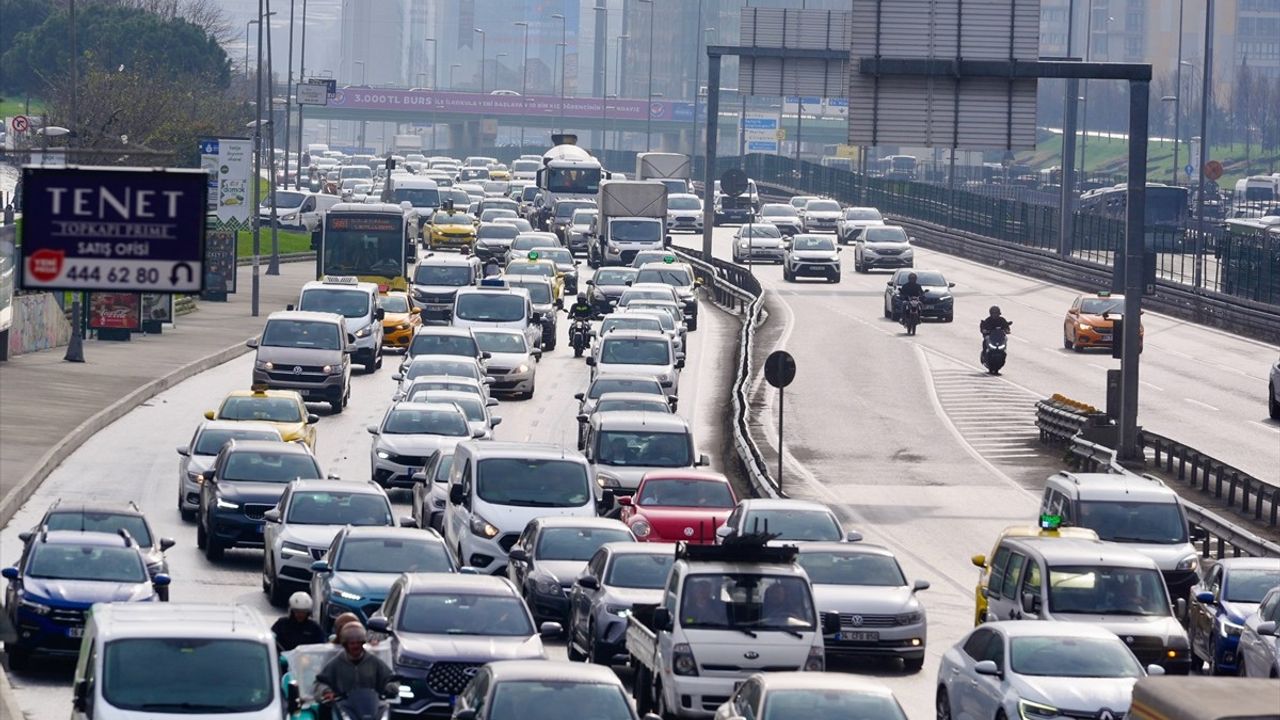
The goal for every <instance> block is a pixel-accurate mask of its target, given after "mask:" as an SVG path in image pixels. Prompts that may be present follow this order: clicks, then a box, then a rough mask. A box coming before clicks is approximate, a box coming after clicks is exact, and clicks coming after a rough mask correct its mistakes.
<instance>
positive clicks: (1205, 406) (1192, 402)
mask: <svg viewBox="0 0 1280 720" xmlns="http://www.w3.org/2000/svg"><path fill="white" fill-rule="evenodd" d="M1182 399H1183V400H1186V401H1187V402H1189V403H1191V404H1192V405H1199V406H1200V407H1202V408H1207V409H1209V410H1212V411H1214V412H1218V408H1216V407H1214V406H1212V405H1210V404H1209V403H1206V402H1200V401H1199V400H1196V399H1195V398H1182Z"/></svg>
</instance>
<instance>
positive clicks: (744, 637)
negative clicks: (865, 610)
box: [626, 537, 839, 718]
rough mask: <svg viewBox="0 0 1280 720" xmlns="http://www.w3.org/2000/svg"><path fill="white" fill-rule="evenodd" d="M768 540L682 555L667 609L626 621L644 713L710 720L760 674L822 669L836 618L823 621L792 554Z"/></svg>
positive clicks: (686, 549)
mask: <svg viewBox="0 0 1280 720" xmlns="http://www.w3.org/2000/svg"><path fill="white" fill-rule="evenodd" d="M757 540H759V541H757ZM763 540H764V538H752V537H748V538H743V541H742V542H738V543H733V544H731V545H689V544H687V543H681V544H679V545H678V546H677V549H676V561H675V564H673V565H672V567H671V574H670V575H669V576H668V579H667V584H666V589H665V591H664V593H663V597H664V599H663V601H662V603H661V604H659V605H657V606H652V605H637V606H635V608H634V609H633V611H632V614H631V615H630V617H629V618H628V619H627V635H626V645H627V652H628V653H629V654H630V655H631V660H632V664H633V666H634V667H636V668H638V670H637V676H636V680H635V687H636V688H637V710H638V711H639V712H641V713H647V712H655V713H658V714H660V715H662V716H663V717H681V718H709V717H712V716H713V715H714V714H715V712H716V709H717V708H719V707H720V705H722V704H723V703H724V702H726V701H727V700H728V699H729V696H731V695H732V694H733V691H734V689H735V688H736V687H737V686H738V685H739V684H741V683H742V681H744V680H746V679H747V678H748V677H749V676H751V675H752V674H754V673H759V672H765V671H770V672H779V671H784V670H786V671H797V670H799V671H810V672H821V671H822V670H823V669H824V668H825V660H824V653H825V650H824V646H823V641H822V635H823V627H824V625H826V626H828V627H835V626H837V625H838V623H839V619H838V616H834V615H825V616H824V615H820V614H819V613H818V611H817V609H816V604H815V602H814V599H813V588H812V586H811V585H810V584H809V577H808V575H806V574H805V572H804V570H803V569H802V568H801V567H800V566H799V565H798V564H796V562H795V558H796V554H797V550H796V548H795V546H782V547H776V546H773V547H771V546H768V545H766V544H765V543H764V542H763Z"/></svg>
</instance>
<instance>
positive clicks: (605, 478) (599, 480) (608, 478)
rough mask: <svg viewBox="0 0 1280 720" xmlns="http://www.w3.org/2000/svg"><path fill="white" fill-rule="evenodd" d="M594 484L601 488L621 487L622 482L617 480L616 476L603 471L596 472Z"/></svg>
mask: <svg viewBox="0 0 1280 720" xmlns="http://www.w3.org/2000/svg"><path fill="white" fill-rule="evenodd" d="M596 484H597V485H599V486H600V487H602V488H617V487H622V483H620V482H619V481H618V478H617V477H615V476H613V475H610V474H609V473H604V472H602V473H596Z"/></svg>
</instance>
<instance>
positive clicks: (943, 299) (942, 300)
mask: <svg viewBox="0 0 1280 720" xmlns="http://www.w3.org/2000/svg"><path fill="white" fill-rule="evenodd" d="M951 299H952V298H951V296H950V295H939V296H938V302H940V303H949V302H951Z"/></svg>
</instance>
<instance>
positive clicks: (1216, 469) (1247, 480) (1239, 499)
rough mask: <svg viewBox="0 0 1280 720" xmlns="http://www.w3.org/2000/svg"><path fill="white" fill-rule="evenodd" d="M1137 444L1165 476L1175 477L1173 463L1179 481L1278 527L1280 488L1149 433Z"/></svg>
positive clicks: (1191, 448)
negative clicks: (1147, 451)
mask: <svg viewBox="0 0 1280 720" xmlns="http://www.w3.org/2000/svg"><path fill="white" fill-rule="evenodd" d="M1138 442H1139V443H1140V444H1141V446H1142V448H1143V450H1144V451H1146V450H1147V449H1151V450H1152V452H1153V455H1154V457H1153V462H1154V463H1155V465H1156V467H1163V468H1164V471H1165V472H1166V473H1168V474H1170V475H1172V474H1174V473H1175V470H1174V465H1175V464H1176V465H1177V470H1176V473H1177V476H1178V482H1180V483H1186V485H1187V486H1188V487H1191V488H1196V489H1198V490H1199V491H1200V492H1202V493H1204V494H1206V495H1213V496H1214V497H1215V498H1217V499H1219V500H1224V501H1225V502H1226V504H1227V505H1228V506H1229V507H1231V508H1234V509H1237V510H1239V511H1240V512H1242V513H1244V514H1246V515H1252V516H1253V519H1254V520H1256V521H1257V522H1265V523H1267V524H1268V525H1270V526H1271V527H1276V526H1277V520H1278V519H1280V487H1277V486H1275V485H1272V484H1271V483H1269V482H1267V481H1265V480H1262V479H1260V478H1256V477H1254V476H1252V475H1250V474H1249V473H1247V472H1245V471H1243V470H1240V469H1239V468H1236V467H1233V466H1231V465H1228V464H1227V463H1225V462H1222V461H1221V460H1218V459H1217V458H1214V457H1212V456H1210V455H1206V454H1204V453H1202V452H1200V451H1199V450H1196V449H1195V448H1193V447H1189V446H1187V445H1183V444H1182V443H1180V442H1178V441H1177V440H1171V439H1169V438H1167V437H1165V436H1163V435H1158V434H1156V433H1153V432H1151V431H1149V430H1142V431H1141V432H1140V433H1139V434H1138Z"/></svg>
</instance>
